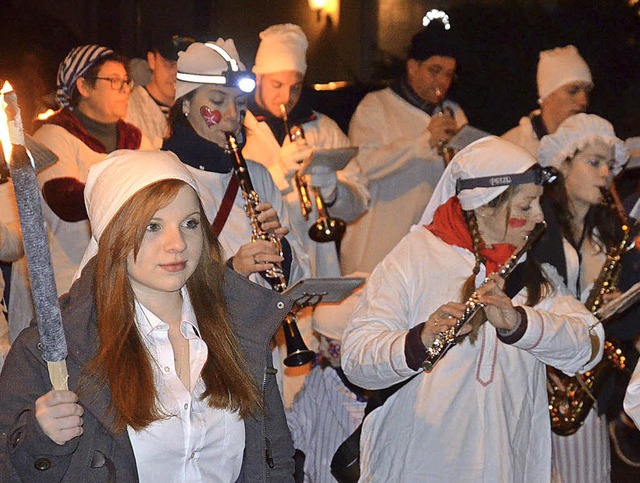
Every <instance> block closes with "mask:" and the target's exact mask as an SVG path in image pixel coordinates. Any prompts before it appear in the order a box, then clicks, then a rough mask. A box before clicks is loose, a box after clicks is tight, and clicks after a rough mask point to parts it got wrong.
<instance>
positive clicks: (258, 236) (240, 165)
mask: <svg viewBox="0 0 640 483" xmlns="http://www.w3.org/2000/svg"><path fill="white" fill-rule="evenodd" d="M225 136H226V138H227V145H228V147H229V152H230V153H231V155H232V158H233V161H234V165H233V170H234V173H235V175H236V177H237V178H238V182H239V184H240V189H241V190H242V197H243V198H244V201H245V204H244V212H245V213H246V214H247V218H249V223H250V224H251V241H252V242H255V241H257V240H265V241H268V242H269V243H271V244H272V245H273V246H274V247H275V249H276V253H277V254H278V255H280V256H282V244H281V243H280V239H279V238H278V237H277V236H275V235H274V234H273V233H269V232H266V231H264V230H263V229H262V227H261V226H260V222H259V221H258V214H259V213H258V211H257V210H256V206H258V204H259V203H260V198H259V196H258V193H257V192H256V190H255V189H254V188H253V183H252V182H251V178H250V177H249V171H248V170H247V162H246V161H245V159H244V157H243V156H242V153H241V152H240V149H239V147H238V142H237V140H236V138H235V136H234V135H233V134H232V133H229V132H228V133H225ZM265 276H266V278H267V281H268V282H269V283H270V284H271V286H272V287H273V289H274V290H275V291H276V292H283V291H284V290H286V288H287V280H286V278H285V276H284V272H283V271H282V264H280V263H274V264H273V268H270V269H268V270H266V271H265Z"/></svg>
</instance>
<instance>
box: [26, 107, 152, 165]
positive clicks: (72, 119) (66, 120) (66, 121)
mask: <svg viewBox="0 0 640 483" xmlns="http://www.w3.org/2000/svg"><path fill="white" fill-rule="evenodd" d="M42 124H55V125H56V126H60V127H62V128H64V129H66V130H67V131H69V132H70V133H71V134H73V135H74V136H75V137H77V138H78V139H80V141H82V142H83V143H85V144H86V145H87V146H88V147H89V148H90V149H91V150H92V151H95V152H96V153H104V154H107V150H106V149H105V147H104V145H103V144H102V143H101V142H100V141H99V140H98V139H96V138H94V137H93V136H92V135H91V134H89V133H88V132H87V130H86V129H85V127H84V126H83V125H82V124H81V123H80V121H79V120H78V118H77V117H76V116H75V115H74V114H73V112H72V111H70V110H69V109H68V108H63V109H60V110H59V111H57V112H56V113H55V114H53V115H52V116H51V117H49V118H47V119H46V120H44V121H43V122H41V123H39V124H38V125H36V126H34V129H37V128H38V127H40V126H41V125H42ZM117 129H118V139H117V146H116V147H117V149H139V148H140V141H141V140H142V133H141V132H140V130H139V129H138V128H137V127H135V126H134V125H132V124H128V123H126V122H124V121H123V120H122V119H120V120H118V122H117Z"/></svg>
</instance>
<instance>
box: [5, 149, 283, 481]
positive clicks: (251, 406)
mask: <svg viewBox="0 0 640 483" xmlns="http://www.w3.org/2000/svg"><path fill="white" fill-rule="evenodd" d="M85 203H86V206H87V212H88V214H89V219H90V221H91V225H92V229H93V240H92V243H91V244H90V246H89V248H88V255H89V256H87V257H85V260H86V259H89V262H88V263H87V264H86V265H85V266H84V268H83V270H82V275H81V277H80V278H79V279H78V280H77V281H76V282H75V283H74V284H73V286H72V287H71V290H70V292H69V293H68V294H66V295H65V296H64V297H63V298H62V299H61V309H62V317H63V323H64V327H65V335H66V338H67V345H68V349H69V356H68V357H67V366H68V369H69V375H70V377H69V389H70V390H68V391H56V390H50V383H49V381H48V375H47V369H46V366H45V365H44V364H43V361H42V358H41V356H40V354H39V350H38V345H39V343H38V341H39V336H38V332H37V330H36V329H35V328H33V327H31V328H29V329H25V330H24V331H23V332H22V333H21V334H20V336H19V337H18V339H17V340H16V341H15V343H14V345H13V347H12V350H11V351H10V352H9V355H8V357H7V360H6V362H5V366H4V369H3V372H2V373H1V374H0V474H2V475H3V476H4V477H6V478H7V480H6V481H25V480H26V481H63V480H64V481H138V480H139V481H147V482H156V481H217V482H234V481H250V482H254V481H292V480H293V477H292V474H293V445H292V442H291V436H290V434H289V431H288V428H287V426H286V420H285V416H284V410H283V407H282V401H281V399H280V395H279V392H278V389H277V385H276V381H275V377H274V375H273V374H274V370H273V368H272V366H271V364H270V360H271V357H270V348H269V341H270V339H271V337H272V335H273V333H274V332H275V330H276V328H277V327H278V326H279V324H280V323H281V320H282V318H283V317H284V315H285V314H286V311H287V310H288V307H289V305H290V304H288V303H287V301H286V300H285V299H283V298H282V297H281V296H280V295H279V294H277V293H275V292H273V291H270V290H267V289H264V288H262V287H259V286H258V285H256V284H253V283H251V282H249V281H248V280H247V279H246V278H244V277H242V276H240V275H238V274H236V273H235V272H233V271H231V270H228V269H227V268H226V267H225V265H224V261H223V259H222V256H221V249H220V244H219V243H218V241H217V239H216V238H215V237H214V236H213V235H212V234H211V230H210V228H209V222H208V220H207V218H206V216H205V214H204V210H203V208H202V204H201V202H200V199H199V193H198V188H197V185H196V182H195V180H194V179H193V177H192V176H191V174H190V173H189V171H188V170H187V168H186V167H185V166H184V165H183V164H182V163H181V162H180V161H179V160H178V158H177V157H176V156H175V155H174V154H172V153H166V152H161V151H147V152H142V151H125V150H123V151H116V152H114V153H112V154H111V155H109V156H108V157H107V158H106V159H105V160H104V161H102V162H101V163H99V164H96V165H95V166H94V167H93V168H92V169H91V171H90V172H89V176H88V180H87V184H86V189H85ZM91 255H95V257H93V258H91ZM249 300H250V301H252V303H251V304H250V303H248V302H247V301H249ZM3 481H5V480H4V478H3Z"/></svg>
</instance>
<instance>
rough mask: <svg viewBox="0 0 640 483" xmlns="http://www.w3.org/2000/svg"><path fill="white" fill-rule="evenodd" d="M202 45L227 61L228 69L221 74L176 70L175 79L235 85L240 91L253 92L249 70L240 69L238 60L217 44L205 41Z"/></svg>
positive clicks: (252, 77) (253, 80)
mask: <svg viewBox="0 0 640 483" xmlns="http://www.w3.org/2000/svg"><path fill="white" fill-rule="evenodd" d="M204 45H206V46H207V47H209V48H210V49H212V50H213V51H215V52H216V53H217V54H218V55H220V57H222V58H223V59H224V61H225V62H226V63H227V66H228V69H227V70H226V71H224V72H222V73H221V74H217V75H216V74H189V73H187V72H180V71H178V74H177V79H178V80H180V81H183V82H193V83H196V84H215V85H219V86H223V87H237V88H238V89H240V90H241V91H242V92H247V93H249V92H253V90H254V89H255V88H256V78H255V75H253V74H252V73H251V72H246V71H242V70H240V68H239V67H238V62H237V61H236V60H235V59H234V58H233V57H231V56H230V55H229V53H228V52H227V51H226V50H224V49H223V48H222V47H220V46H219V45H216V44H214V43H211V42H207V43H205V44H204Z"/></svg>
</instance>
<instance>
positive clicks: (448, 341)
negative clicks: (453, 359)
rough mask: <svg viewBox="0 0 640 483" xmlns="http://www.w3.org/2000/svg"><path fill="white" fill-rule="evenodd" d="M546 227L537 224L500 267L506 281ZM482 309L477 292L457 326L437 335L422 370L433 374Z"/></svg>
mask: <svg viewBox="0 0 640 483" xmlns="http://www.w3.org/2000/svg"><path fill="white" fill-rule="evenodd" d="M546 227H547V224H546V222H544V221H543V222H542V223H537V224H536V226H535V227H534V229H533V231H532V232H531V233H530V234H529V235H528V236H527V237H526V238H525V242H524V244H523V245H522V247H520V248H519V249H517V250H516V251H514V252H513V254H512V255H511V256H510V257H509V259H508V260H507V261H506V262H505V263H504V265H502V266H501V267H500V269H499V270H498V272H497V273H498V275H500V276H501V277H502V278H504V279H505V280H506V279H507V278H508V277H509V275H510V274H511V272H512V271H513V269H514V268H515V267H516V265H517V264H518V261H519V260H520V259H521V258H522V256H523V255H524V254H525V253H527V252H528V251H529V250H530V249H531V247H532V246H533V244H534V243H535V241H536V240H537V239H538V238H539V237H540V235H541V234H542V232H543V231H544V230H545V228H546ZM490 281H491V279H490V278H488V277H487V278H485V279H484V281H483V282H482V284H481V285H480V287H482V286H484V285H485V284H486V283H488V282H490ZM480 287H478V288H480ZM482 309H484V304H483V303H482V302H480V301H479V300H478V294H477V290H476V291H475V292H473V294H472V295H471V297H469V299H468V300H467V301H466V302H465V304H464V311H463V314H462V317H461V318H459V319H457V320H456V323H455V325H453V326H451V327H449V328H448V329H446V330H442V331H440V332H439V333H438V334H437V335H436V338H435V340H434V341H433V343H432V344H431V347H429V348H428V349H427V358H426V360H425V361H424V363H423V364H422V369H424V370H425V371H426V372H431V371H432V370H433V368H434V367H435V365H436V364H437V363H438V361H439V360H440V359H442V357H444V355H445V354H446V353H447V352H448V351H449V349H451V348H452V347H453V346H454V345H456V344H457V343H458V334H459V333H460V330H462V328H463V327H464V326H465V325H466V324H468V323H469V322H471V321H472V320H473V319H474V318H475V317H477V316H478V314H480V313H481V312H483V310H482Z"/></svg>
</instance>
